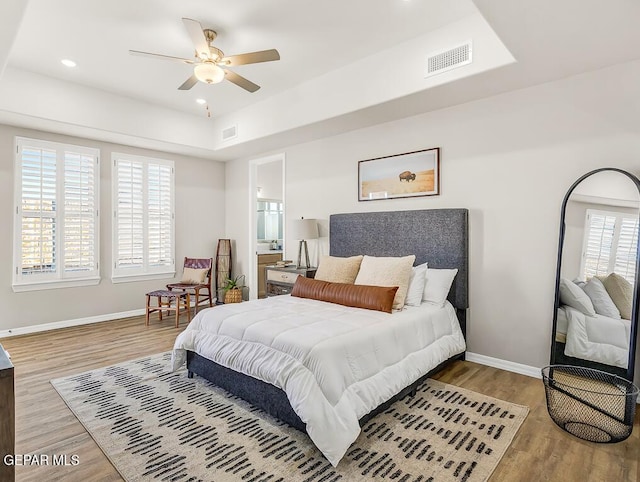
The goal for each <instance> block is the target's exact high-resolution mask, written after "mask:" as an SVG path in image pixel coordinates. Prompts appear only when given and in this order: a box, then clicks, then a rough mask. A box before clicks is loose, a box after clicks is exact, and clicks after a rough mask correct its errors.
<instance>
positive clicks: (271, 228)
mask: <svg viewBox="0 0 640 482" xmlns="http://www.w3.org/2000/svg"><path fill="white" fill-rule="evenodd" d="M283 214H284V212H283V207H282V201H280V200H267V199H260V200H258V242H260V241H267V240H268V241H271V240H273V241H274V242H276V243H278V240H281V239H282V226H283V224H284V220H283ZM273 249H275V247H273Z"/></svg>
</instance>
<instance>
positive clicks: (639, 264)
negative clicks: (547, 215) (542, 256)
mask: <svg viewBox="0 0 640 482" xmlns="http://www.w3.org/2000/svg"><path fill="white" fill-rule="evenodd" d="M604 171H614V172H619V173H621V174H624V175H625V176H627V177H628V178H629V179H631V181H633V183H634V184H635V186H636V189H637V190H638V194H639V195H640V180H638V178H637V177H636V176H634V175H633V174H631V173H629V172H627V171H624V170H622V169H618V168H616V167H603V168H600V169H595V170H593V171H590V172H588V173H586V174H585V175H583V176H581V177H580V178H579V179H578V180H577V181H576V182H574V183H573V184H572V185H571V187H570V188H569V190H568V191H567V194H566V195H565V197H564V199H563V201H562V210H561V212H560V235H559V239H558V259H557V264H556V285H555V299H554V302H553V328H552V331H551V353H550V355H549V360H550V363H551V364H553V363H554V353H555V348H556V328H557V326H556V325H557V323H558V308H559V307H560V270H561V268H562V246H563V244H564V232H565V214H566V208H567V202H568V201H569V197H570V196H571V193H573V190H574V189H575V188H576V187H577V186H578V185H579V184H580V183H581V182H582V181H584V180H585V179H587V178H588V177H590V176H593V175H594V174H597V173H599V172H604ZM636 249H637V252H636V282H635V283H634V285H633V305H632V308H631V320H630V321H631V331H630V335H629V338H630V339H629V361H628V364H627V373H626V375H625V377H624V378H626V379H627V380H629V381H633V375H634V369H635V355H636V342H637V331H638V308H639V306H640V305H639V303H640V298H639V297H640V290H639V289H638V281H639V279H638V278H639V276H640V236H639V242H638V246H637V247H636Z"/></svg>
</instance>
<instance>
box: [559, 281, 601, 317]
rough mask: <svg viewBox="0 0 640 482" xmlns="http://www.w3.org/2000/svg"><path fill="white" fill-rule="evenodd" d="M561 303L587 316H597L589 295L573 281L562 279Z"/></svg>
mask: <svg viewBox="0 0 640 482" xmlns="http://www.w3.org/2000/svg"><path fill="white" fill-rule="evenodd" d="M560 303H562V304H563V305H567V306H570V307H571V308H575V309H576V310H578V311H580V312H582V313H584V314H585V315H589V316H595V314H596V310H595V309H594V308H593V303H592V302H591V299H590V298H589V297H588V296H587V294H586V293H585V292H584V291H583V290H582V288H580V287H579V286H578V285H577V284H575V283H574V282H573V281H569V280H568V279H566V278H560Z"/></svg>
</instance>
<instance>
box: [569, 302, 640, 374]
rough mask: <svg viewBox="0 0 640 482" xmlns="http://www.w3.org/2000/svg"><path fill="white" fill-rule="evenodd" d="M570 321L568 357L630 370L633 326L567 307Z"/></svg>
mask: <svg viewBox="0 0 640 482" xmlns="http://www.w3.org/2000/svg"><path fill="white" fill-rule="evenodd" d="M563 309H564V311H565V314H566V319H567V341H566V345H565V348H564V353H565V355H568V356H572V357H575V358H582V359H583V360H591V361H595V362H599V363H604V364H605V365H612V366H615V367H620V368H625V369H626V368H627V367H628V365H629V339H630V334H631V322H630V321H629V320H624V319H615V318H609V317H606V316H602V315H595V316H587V315H585V314H584V313H581V312H580V311H578V310H576V309H574V308H571V307H569V306H563Z"/></svg>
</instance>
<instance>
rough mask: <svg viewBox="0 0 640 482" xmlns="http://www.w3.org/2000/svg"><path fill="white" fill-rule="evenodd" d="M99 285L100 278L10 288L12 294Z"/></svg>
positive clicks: (19, 284) (25, 284)
mask: <svg viewBox="0 0 640 482" xmlns="http://www.w3.org/2000/svg"><path fill="white" fill-rule="evenodd" d="M98 283H100V277H99V276H98V277H95V278H82V279H65V280H55V281H32V282H30V283H14V284H13V285H12V286H11V287H12V288H13V292H14V293H22V292H26V291H41V290H57V289H62V288H77V287H80V286H95V285H97V284H98Z"/></svg>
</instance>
